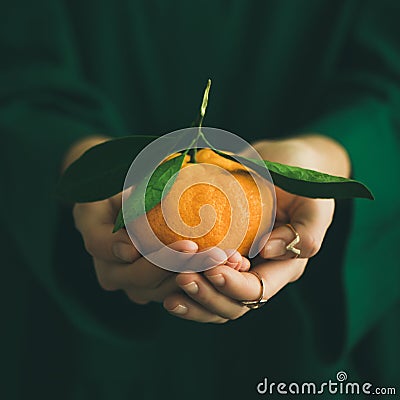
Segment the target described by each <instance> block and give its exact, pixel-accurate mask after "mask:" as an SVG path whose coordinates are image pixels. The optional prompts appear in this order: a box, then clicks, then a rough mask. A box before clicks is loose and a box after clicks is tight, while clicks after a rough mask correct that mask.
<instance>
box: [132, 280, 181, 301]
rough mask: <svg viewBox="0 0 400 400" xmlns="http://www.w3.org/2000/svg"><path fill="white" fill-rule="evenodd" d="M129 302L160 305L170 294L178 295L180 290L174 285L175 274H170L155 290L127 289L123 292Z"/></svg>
mask: <svg viewBox="0 0 400 400" xmlns="http://www.w3.org/2000/svg"><path fill="white" fill-rule="evenodd" d="M125 292H126V294H127V296H128V297H129V299H130V300H131V301H133V302H134V303H137V304H147V303H149V302H151V301H155V302H158V303H162V302H163V301H164V299H165V298H166V297H167V296H168V295H171V294H172V293H179V292H182V290H181V289H180V288H179V286H178V285H177V284H176V279H175V274H171V275H170V276H168V277H167V278H165V279H164V280H163V282H162V283H161V284H160V286H159V287H158V288H157V289H138V288H133V289H128V290H125Z"/></svg>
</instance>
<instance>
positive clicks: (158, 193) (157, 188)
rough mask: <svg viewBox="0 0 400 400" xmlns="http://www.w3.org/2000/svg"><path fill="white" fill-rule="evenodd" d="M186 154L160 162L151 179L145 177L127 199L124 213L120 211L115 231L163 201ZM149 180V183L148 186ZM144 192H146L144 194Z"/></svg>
mask: <svg viewBox="0 0 400 400" xmlns="http://www.w3.org/2000/svg"><path fill="white" fill-rule="evenodd" d="M185 156H186V152H185V153H184V154H181V155H179V156H177V157H174V158H172V159H170V160H168V161H166V162H164V163H162V164H160V165H159V166H158V167H157V168H156V169H155V170H154V172H153V174H152V175H151V177H150V179H143V181H142V182H140V183H139V185H138V186H137V187H136V188H135V190H134V191H133V192H132V194H131V195H130V196H129V198H128V199H127V200H126V203H125V205H124V215H122V210H120V212H119V213H118V216H117V219H116V221H115V225H114V232H116V231H118V230H119V229H121V228H123V227H124V226H125V223H129V222H131V221H133V220H134V219H136V218H137V217H139V216H140V215H142V214H144V213H145V212H148V211H150V210H151V209H152V208H154V207H155V206H156V205H157V204H159V203H160V202H161V200H162V199H163V197H164V196H165V195H166V194H167V193H168V192H169V190H170V189H171V187H172V185H173V183H174V182H175V179H176V177H177V174H176V173H177V172H178V171H179V170H180V169H181V168H182V164H183V160H184V159H185ZM147 182H148V184H147V187H146V183H147ZM164 189H165V190H164ZM144 193H146V194H145V195H144ZM124 218H125V220H124Z"/></svg>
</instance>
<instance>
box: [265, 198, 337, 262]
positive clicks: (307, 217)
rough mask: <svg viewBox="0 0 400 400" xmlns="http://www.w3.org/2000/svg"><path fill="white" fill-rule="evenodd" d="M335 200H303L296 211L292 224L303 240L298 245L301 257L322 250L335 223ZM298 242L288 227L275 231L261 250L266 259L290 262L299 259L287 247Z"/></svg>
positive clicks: (308, 256) (292, 212)
mask: <svg viewBox="0 0 400 400" xmlns="http://www.w3.org/2000/svg"><path fill="white" fill-rule="evenodd" d="M333 211H334V201H333V200H332V199H317V200H316V199H305V198H304V199H303V198H302V199H301V200H299V202H298V205H297V206H296V205H295V207H294V208H293V209H292V211H291V216H290V221H288V223H290V224H291V225H292V227H293V228H294V230H295V231H296V232H297V233H298V235H299V239H300V241H299V242H298V243H297V244H295V245H294V247H295V249H298V250H299V251H300V254H299V257H300V258H310V257H312V256H314V255H315V254H316V253H317V252H318V251H319V249H320V247H321V244H322V241H323V239H324V237H325V234H326V231H327V229H328V227H329V225H330V224H331V222H332V217H333ZM295 239H296V235H295V233H294V232H293V231H292V229H290V227H289V226H287V225H282V226H279V227H277V228H275V229H274V230H273V231H272V233H271V235H270V237H269V240H268V242H267V243H266V245H265V246H264V248H263V249H262V250H261V253H260V255H261V256H262V257H263V258H268V259H272V258H273V259H277V260H286V259H289V258H294V257H296V254H295V253H294V252H293V251H290V250H289V249H287V246H288V245H289V244H290V243H292V242H293V241H294V240H295Z"/></svg>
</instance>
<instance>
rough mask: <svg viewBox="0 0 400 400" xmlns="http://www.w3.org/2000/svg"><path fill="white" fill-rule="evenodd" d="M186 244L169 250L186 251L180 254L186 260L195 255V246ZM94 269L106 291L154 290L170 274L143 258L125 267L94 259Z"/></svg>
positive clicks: (176, 245)
mask: <svg viewBox="0 0 400 400" xmlns="http://www.w3.org/2000/svg"><path fill="white" fill-rule="evenodd" d="M187 242H188V241H180V242H176V243H174V244H172V245H171V248H173V249H174V250H176V252H177V253H178V252H180V251H181V250H182V249H185V250H187V251H188V253H182V257H186V258H188V257H190V256H191V255H193V254H195V253H196V250H197V245H194V246H193V245H190V244H189V243H187ZM192 243H193V242H192ZM162 251H163V250H162ZM189 251H191V253H189ZM95 268H96V273H97V276H98V279H99V283H100V285H101V286H102V287H103V288H104V289H106V290H117V289H124V290H126V291H131V290H133V289H147V290H149V289H156V288H158V287H159V286H160V284H161V283H162V282H163V281H164V279H166V278H167V277H169V276H171V274H172V272H170V271H169V270H166V269H163V268H160V267H158V266H156V265H154V264H153V263H151V262H150V261H149V260H148V259H147V258H145V257H140V258H138V259H137V260H136V261H135V262H133V263H132V264H125V265H121V264H120V263H111V262H107V261H105V260H101V259H95Z"/></svg>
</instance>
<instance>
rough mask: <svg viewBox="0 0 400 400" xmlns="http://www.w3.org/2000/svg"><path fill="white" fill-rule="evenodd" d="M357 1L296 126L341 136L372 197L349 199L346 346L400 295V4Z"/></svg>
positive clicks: (350, 345)
mask: <svg viewBox="0 0 400 400" xmlns="http://www.w3.org/2000/svg"><path fill="white" fill-rule="evenodd" d="M360 4H361V6H360V8H359V12H358V13H357V15H356V18H355V20H354V24H353V26H352V29H351V30H350V31H349V33H348V36H347V37H346V40H345V45H344V46H343V49H342V50H343V51H342V52H341V54H340V57H339V59H338V63H337V65H336V69H335V70H334V71H332V76H331V77H330V79H329V80H328V81H329V82H328V84H327V86H326V87H325V88H323V90H322V93H323V95H322V97H323V98H321V99H320V100H321V101H320V104H321V106H320V107H321V108H320V109H319V110H318V111H317V113H316V115H317V117H315V118H314V119H313V120H311V121H309V123H308V124H306V126H305V127H303V129H302V131H305V132H310V131H312V132H319V133H323V134H326V135H329V136H331V137H333V138H334V139H336V140H337V141H338V142H340V143H341V144H342V145H343V146H344V147H345V148H346V149H347V151H348V152H349V154H350V157H351V161H352V168H353V176H354V177H355V179H357V178H359V179H361V180H363V181H364V182H366V183H367V184H368V186H369V187H370V188H371V189H372V191H373V193H374V195H375V197H376V200H375V201H374V202H370V201H366V200H356V201H355V214H354V221H353V224H352V234H351V239H350V242H349V243H348V246H347V255H346V263H345V268H344V274H345V276H344V281H345V290H346V301H347V310H348V315H347V318H348V321H347V326H348V332H347V346H348V348H351V347H352V346H353V345H354V344H355V343H356V342H357V341H358V340H359V339H360V337H361V336H362V335H363V334H364V333H365V332H366V331H367V330H368V329H369V328H371V326H372V325H373V324H375V323H376V322H377V321H378V319H379V318H381V317H382V315H383V314H384V313H385V311H386V310H388V309H389V307H390V306H391V305H393V304H394V303H395V301H397V300H398V299H399V297H400V292H399V290H398V282H399V281H400V268H399V264H398V248H397V246H398V244H397V243H398V238H399V236H400V225H399V224H398V222H397V221H398V215H399V210H398V200H397V199H398V197H399V195H400V191H399V186H398V181H399V178H398V174H399V172H400V151H399V143H400V134H399V127H400V114H399V110H400V41H399V38H400V25H399V24H398V21H399V18H400V8H399V6H398V3H397V2H396V1H390V0H385V1H381V2H376V1H368V2H361V3H360ZM396 260H397V261H396Z"/></svg>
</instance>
